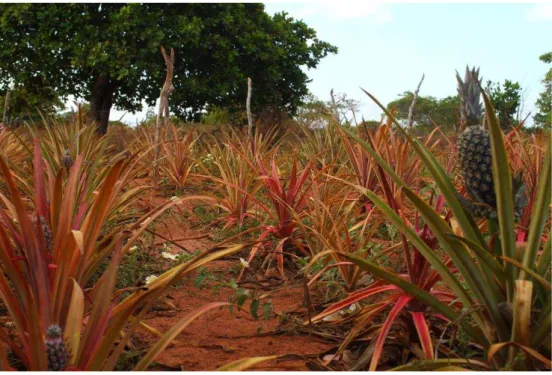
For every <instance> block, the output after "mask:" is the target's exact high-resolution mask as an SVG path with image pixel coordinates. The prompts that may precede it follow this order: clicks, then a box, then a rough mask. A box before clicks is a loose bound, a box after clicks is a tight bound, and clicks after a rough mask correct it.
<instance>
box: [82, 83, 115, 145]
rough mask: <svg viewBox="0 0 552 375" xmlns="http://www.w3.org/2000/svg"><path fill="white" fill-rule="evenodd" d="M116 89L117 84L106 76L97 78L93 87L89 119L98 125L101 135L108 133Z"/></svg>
mask: <svg viewBox="0 0 552 375" xmlns="http://www.w3.org/2000/svg"><path fill="white" fill-rule="evenodd" d="M116 88H117V86H116V84H115V83H114V82H112V81H110V80H109V77H107V76H105V75H100V76H98V77H96V80H95V82H94V86H92V96H91V98H90V112H89V114H88V117H89V119H90V120H92V121H94V122H95V123H96V126H97V127H98V128H97V132H98V133H99V134H101V135H104V134H105V133H107V123H108V121H109V113H110V112H111V106H112V105H113V97H114V94H115V89H116Z"/></svg>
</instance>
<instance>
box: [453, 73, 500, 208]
mask: <svg viewBox="0 0 552 375" xmlns="http://www.w3.org/2000/svg"><path fill="white" fill-rule="evenodd" d="M478 76H479V69H477V70H476V69H475V68H473V69H472V70H471V71H470V70H469V69H468V68H467V67H466V75H465V78H464V81H462V78H461V77H460V75H459V74H458V73H456V79H457V80H458V95H459V97H460V103H461V105H460V111H461V114H462V120H463V123H464V124H465V126H466V129H465V130H464V132H463V133H462V135H461V136H460V138H459V141H458V158H459V169H460V175H461V177H462V179H463V180H464V186H465V187H466V189H467V190H468V192H469V193H470V195H471V196H472V197H473V198H474V200H476V201H478V202H481V203H486V204H488V205H489V206H491V207H496V197H495V192H494V186H493V160H492V154H491V139H490V137H489V133H488V132H487V130H486V129H485V128H484V127H483V126H482V125H481V124H482V119H483V106H482V104H481V93H480V91H479V87H478V81H479V77H478Z"/></svg>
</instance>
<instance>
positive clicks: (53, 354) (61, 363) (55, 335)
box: [45, 324, 69, 371]
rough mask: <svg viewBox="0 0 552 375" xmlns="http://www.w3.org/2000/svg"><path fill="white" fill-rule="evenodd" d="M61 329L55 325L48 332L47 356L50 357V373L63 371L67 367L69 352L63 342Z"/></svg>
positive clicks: (46, 342)
mask: <svg viewBox="0 0 552 375" xmlns="http://www.w3.org/2000/svg"><path fill="white" fill-rule="evenodd" d="M61 333H62V332H61V328H60V327H59V326H58V325H56V324H54V325H51V326H50V327H48V330H47V331H46V341H45V344H46V354H47V356H48V371H62V370H64V369H65V368H66V367H67V362H68V360H69V351H68V350H67V345H65V341H63V337H62V334H61Z"/></svg>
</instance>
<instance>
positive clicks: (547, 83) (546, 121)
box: [533, 52, 552, 128]
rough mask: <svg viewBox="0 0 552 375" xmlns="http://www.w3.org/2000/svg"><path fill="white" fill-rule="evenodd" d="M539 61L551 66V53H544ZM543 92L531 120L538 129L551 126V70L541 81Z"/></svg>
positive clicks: (551, 69)
mask: <svg viewBox="0 0 552 375" xmlns="http://www.w3.org/2000/svg"><path fill="white" fill-rule="evenodd" d="M540 60H541V61H542V62H544V63H546V64H552V52H548V53H545V54H544V55H542V56H541V57H540ZM542 84H543V85H544V91H543V92H541V94H540V95H539V98H538V99H537V103H536V106H537V110H538V112H537V113H536V114H535V116H534V117H533V119H534V120H535V125H536V126H538V127H541V128H542V127H545V126H548V127H550V126H551V125H552V68H550V69H549V70H548V72H547V73H546V75H545V76H544V79H543V80H542Z"/></svg>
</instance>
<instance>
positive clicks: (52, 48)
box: [0, 3, 337, 133]
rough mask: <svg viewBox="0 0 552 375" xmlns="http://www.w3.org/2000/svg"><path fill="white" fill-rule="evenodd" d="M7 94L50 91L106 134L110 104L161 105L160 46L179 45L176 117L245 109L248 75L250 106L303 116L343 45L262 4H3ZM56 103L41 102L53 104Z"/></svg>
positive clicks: (1, 42)
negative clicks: (316, 77) (321, 74)
mask: <svg viewBox="0 0 552 375" xmlns="http://www.w3.org/2000/svg"><path fill="white" fill-rule="evenodd" d="M0 9H1V12H0V13H1V14H0V91H1V90H2V89H5V88H6V87H8V86H9V85H12V86H16V87H27V86H32V87H47V88H51V89H52V92H55V93H56V95H58V96H60V97H62V98H64V99H65V98H67V97H68V96H69V95H73V96H75V97H76V98H83V99H85V100H87V101H89V102H90V105H91V106H90V117H91V118H92V119H93V120H95V121H97V122H98V124H99V128H98V129H99V131H100V132H101V133H104V132H105V131H106V130H107V121H108V119H109V113H110V110H111V107H112V106H113V105H115V106H117V107H118V108H120V109H122V110H126V111H131V112H133V111H137V110H140V109H141V108H142V101H146V103H147V104H148V105H150V106H152V105H155V101H156V99H157V96H158V88H159V86H161V84H162V82H163V76H164V65H163V61H160V59H159V46H160V45H163V46H165V48H168V49H170V48H174V49H175V51H176V56H177V61H175V72H174V86H175V94H174V97H171V111H172V112H173V113H175V114H176V115H177V116H179V117H182V118H185V119H187V120H196V121H197V120H198V119H199V118H200V116H201V113H202V111H203V110H204V109H205V108H206V107H207V106H209V105H211V106H219V107H236V106H237V107H240V106H243V103H244V98H245V96H246V91H247V87H246V86H245V85H244V84H243V82H245V80H246V77H251V79H252V80H253V82H254V85H255V88H254V89H255V92H257V95H255V96H254V98H253V102H252V107H253V111H255V109H257V108H266V107H275V108H278V109H280V110H285V111H286V112H287V113H290V114H293V113H295V112H296V110H297V107H298V105H299V104H300V103H301V101H302V99H303V97H304V96H305V95H306V94H307V92H308V90H307V86H306V85H307V83H308V77H307V75H306V73H305V72H304V71H303V69H302V68H303V67H305V68H309V69H311V68H315V67H316V66H317V65H318V63H319V61H320V60H321V59H322V58H324V57H325V56H327V55H328V54H329V53H337V48H336V47H334V46H332V45H330V44H329V43H326V42H324V41H321V40H319V39H318V38H317V36H316V31H315V30H313V29H312V28H309V27H308V26H307V25H306V24H305V23H304V22H302V21H298V20H294V19H293V18H291V17H288V16H287V14H285V13H279V14H275V15H274V16H272V17H271V16H269V15H268V14H266V13H265V11H264V5H263V4H138V3H132V4H114V3H109V4H98V3H95V4H84V3H79V4H1V5H0ZM47 99H49V98H44V100H47Z"/></svg>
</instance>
